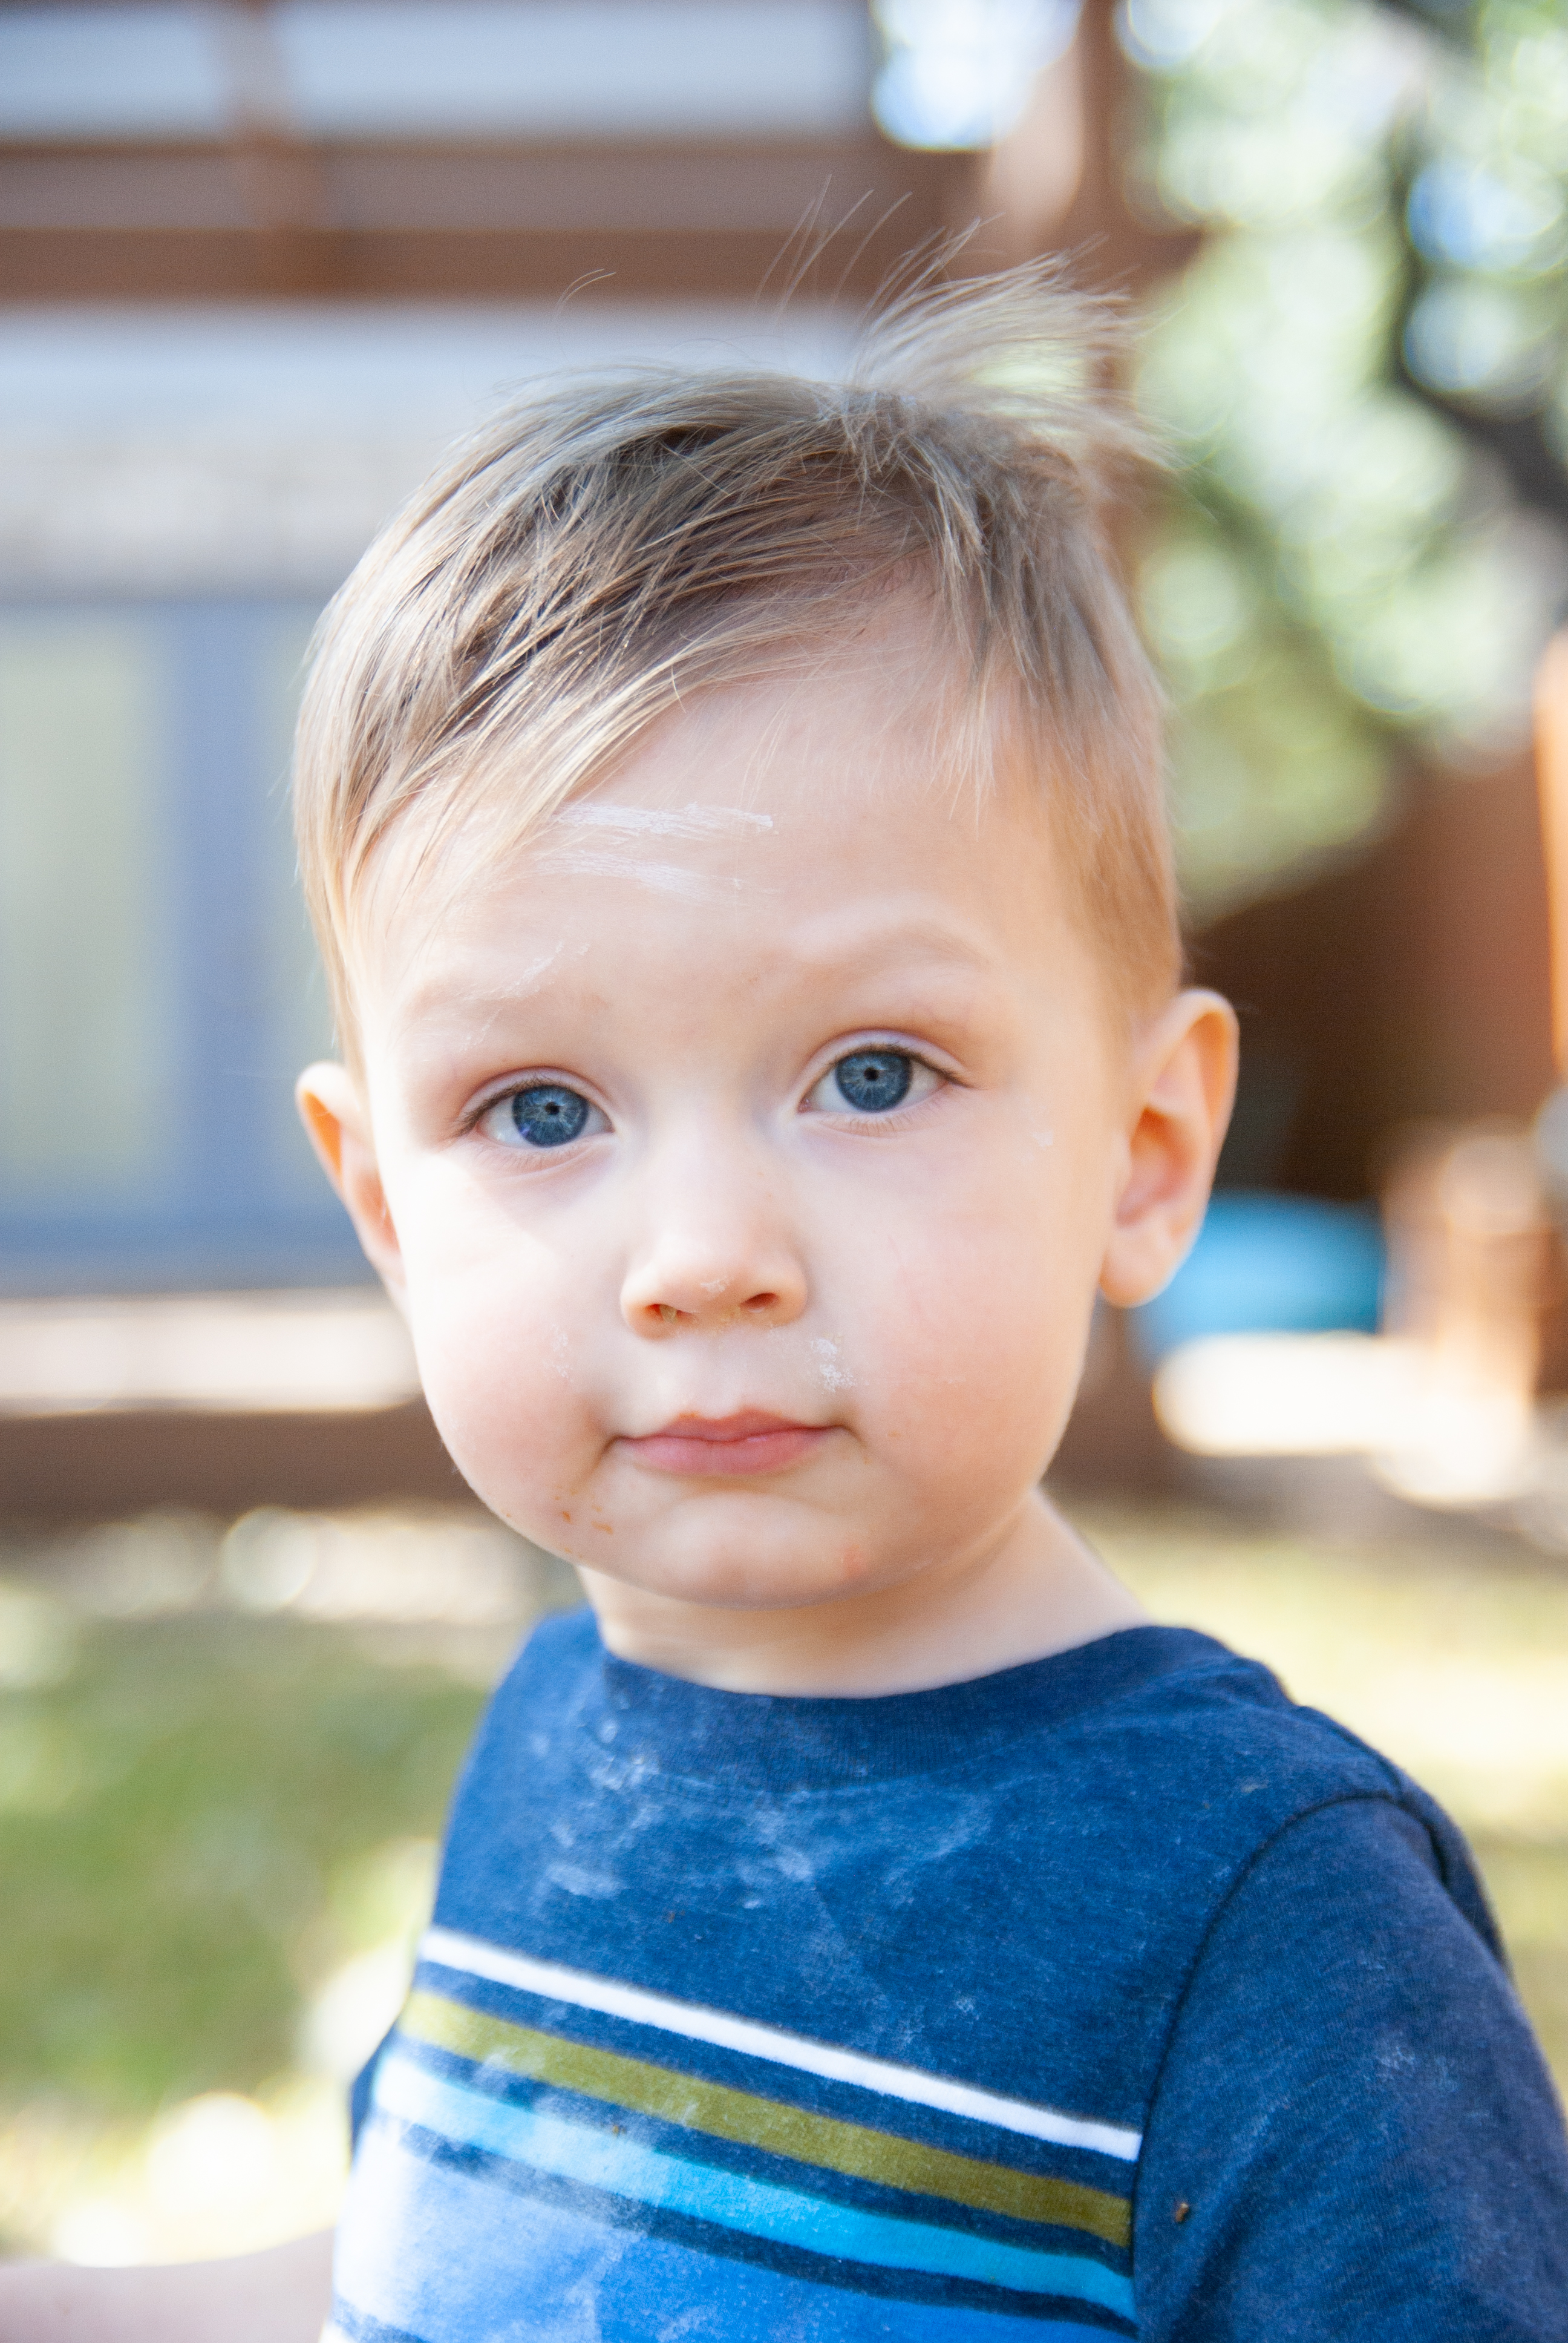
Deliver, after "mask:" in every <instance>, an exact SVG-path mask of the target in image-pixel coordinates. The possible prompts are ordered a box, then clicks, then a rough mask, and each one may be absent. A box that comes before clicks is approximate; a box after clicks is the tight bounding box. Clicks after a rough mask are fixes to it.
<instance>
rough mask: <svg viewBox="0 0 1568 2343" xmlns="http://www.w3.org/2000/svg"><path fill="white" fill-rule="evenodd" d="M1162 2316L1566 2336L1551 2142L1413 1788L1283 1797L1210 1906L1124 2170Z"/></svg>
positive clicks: (1487, 1964)
mask: <svg viewBox="0 0 1568 2343" xmlns="http://www.w3.org/2000/svg"><path fill="white" fill-rule="evenodd" d="M1138 2251H1139V2256H1140V2268H1141V2285H1140V2308H1141V2314H1142V2316H1143V2318H1144V2319H1145V2321H1146V2325H1147V2330H1148V2332H1149V2333H1150V2334H1151V2336H1155V2337H1161V2338H1163V2337H1167V2336H1169V2337H1178V2336H1180V2337H1182V2338H1187V2337H1191V2338H1193V2343H1197V2338H1203V2343H1228V2338H1232V2337H1236V2338H1241V2337H1251V2336H1252V2335H1255V2334H1258V2333H1261V2332H1265V2331H1266V2332H1269V2333H1271V2334H1275V2335H1279V2336H1282V2337H1285V2336H1298V2335H1299V2336H1301V2337H1303V2338H1305V2337H1308V2336H1311V2337H1312V2338H1314V2343H1320V2339H1321V2338H1324V2337H1340V2336H1345V2337H1355V2338H1361V2337H1362V2336H1369V2335H1372V2334H1375V2335H1377V2336H1378V2337H1379V2338H1380V2343H1406V2338H1408V2343H1468V2338H1473V2337H1474V2336H1478V2335H1485V2336H1487V2337H1489V2338H1490V2337H1495V2338H1498V2343H1503V2338H1510V2343H1512V2338H1520V2343H1524V2339H1525V2338H1530V2343H1535V2338H1545V2337H1548V2336H1550V2337H1553V2338H1558V2337H1560V2336H1564V2335H1568V2308H1564V2306H1565V2305H1568V2150H1565V2147H1564V2142H1563V2131H1562V2125H1561V2119H1560V2117H1559V2114H1558V2111H1557V2107H1556V2105H1555V2100H1554V2096H1553V2088H1552V2085H1551V2081H1550V2078H1549V2077H1548V2076H1547V2074H1546V2071H1545V2068H1544V2066H1543V2062H1542V2060H1541V2056H1540V2054H1539V2051H1538V2050H1537V2048H1536V2046H1535V2045H1534V2043H1533V2039H1532V2037H1531V2034H1530V2029H1529V2026H1528V2024H1527V2023H1526V2021H1525V2018H1524V2016H1523V2011H1522V2010H1521V2008H1520V2006H1519V2004H1518V2001H1517V1999H1516V1998H1515V1996H1514V1995H1513V1990H1512V1987H1511V1986H1510V1984H1509V1982H1508V1978H1507V1976H1506V1973H1505V1970H1504V1968H1503V1963H1502V1960H1501V1958H1500V1957H1499V1956H1498V1954H1497V1951H1496V1949H1495V1940H1494V1939H1493V1937H1492V1936H1491V1933H1490V1924H1489V1923H1488V1922H1487V1921H1486V1917H1485V1913H1484V1906H1483V1904H1482V1902H1481V1897H1480V1890H1479V1888H1478V1887H1477V1886H1476V1885H1475V1882H1474V1878H1473V1873H1472V1872H1471V1871H1470V1867H1469V1865H1468V1861H1467V1860H1466V1859H1465V1858H1464V1854H1463V1848H1462V1842H1461V1841H1459V1839H1458V1835H1457V1833H1454V1832H1453V1830H1452V1825H1448V1824H1446V1822H1445V1821H1444V1818H1443V1817H1442V1816H1441V1815H1439V1814H1438V1811H1437V1810H1436V1809H1435V1808H1430V1807H1428V1805H1427V1802H1425V1801H1422V1799H1421V1797H1420V1794H1419V1793H1414V1792H1412V1794H1411V1795H1410V1796H1409V1797H1408V1798H1406V1799H1404V1800H1402V1801H1396V1800H1394V1799H1392V1798H1350V1799H1342V1800H1339V1801H1336V1802H1334V1803H1332V1804H1330V1805H1319V1806H1317V1807H1315V1808H1313V1809H1312V1810H1311V1811H1310V1812H1306V1813H1303V1814H1301V1815H1297V1816H1295V1817H1294V1818H1293V1819H1292V1820H1291V1821H1290V1822H1289V1823H1288V1824H1286V1825H1285V1826H1284V1827H1282V1829H1281V1830H1279V1831H1278V1832H1277V1833H1275V1834H1274V1835H1272V1836H1271V1838H1270V1839H1269V1840H1268V1841H1267V1842H1266V1843H1265V1844H1264V1845H1262V1846H1261V1847H1260V1848H1259V1849H1258V1850H1257V1852H1256V1854H1255V1856H1254V1859H1253V1860H1252V1861H1251V1863H1250V1864H1249V1865H1248V1866H1247V1867H1246V1869H1245V1871H1244V1872H1243V1873H1242V1874H1241V1876H1240V1877H1239V1878H1238V1879H1237V1881H1236V1882H1235V1883H1234V1884H1233V1886H1232V1889H1231V1892H1230V1893H1229V1894H1228V1895H1227V1896H1226V1897H1225V1898H1224V1899H1223V1901H1222V1902H1221V1904H1220V1906H1218V1908H1217V1910H1216V1912H1215V1914H1214V1916H1213V1918H1212V1921H1211V1926H1210V1927H1209V1929H1208V1931H1207V1933H1206V1936H1205V1938H1204V1940H1203V1942H1202V1944H1201V1947H1200V1949H1199V1952H1198V1955H1197V1957H1196V1959H1195V1961H1194V1963H1193V1966H1192V1967H1191V1972H1190V1976H1189V1978H1188V1982H1187V1986H1186V1988H1185V1991H1184V1993H1183V1995H1182V1996H1181V2001H1180V2004H1179V2006H1178V2007H1177V2009H1176V2011H1175V2014H1174V2016H1173V2020H1172V2023H1171V2029H1170V2032H1169V2035H1168V2038H1167V2045H1166V2049H1165V2053H1164V2056H1163V2059H1162V2062H1161V2072H1160V2075H1159V2077H1158V2080H1157V2084H1156V2087H1155V2090H1154V2094H1153V2098H1152V2104H1151V2109H1150V2115H1149V2120H1148V2127H1147V2134H1146V2140H1145V2147H1144V2156H1143V2162H1142V2167H1141V2174H1140V2181H1139V2241H1138Z"/></svg>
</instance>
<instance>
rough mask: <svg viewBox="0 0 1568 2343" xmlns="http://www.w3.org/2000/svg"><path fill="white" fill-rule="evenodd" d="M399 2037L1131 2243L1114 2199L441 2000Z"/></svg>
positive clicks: (422, 2002) (632, 2108)
mask: <svg viewBox="0 0 1568 2343" xmlns="http://www.w3.org/2000/svg"><path fill="white" fill-rule="evenodd" d="M397 2025H398V2031H399V2032H400V2033H402V2034H404V2035H407V2036H409V2037H410V2038H411V2039H412V2040H414V2041H416V2042H428V2043H430V2044H431V2045H432V2046H434V2047H435V2048H437V2049H440V2050H450V2051H453V2052H455V2053H456V2054H457V2056H458V2057H461V2058H471V2059H473V2060H474V2061H475V2062H476V2064H478V2065H494V2066H500V2067H503V2068H505V2069H506V2070H507V2071H508V2073H511V2074H514V2075H527V2076H528V2077H531V2078H532V2079H533V2080H534V2081H536V2082H541V2083H553V2084H556V2085H557V2086H558V2087H559V2088H560V2089H562V2090H567V2091H576V2092H578V2093H579V2094H580V2095H581V2096H582V2097H584V2098H589V2099H599V2100H602V2101H604V2102H605V2103H606V2104H607V2105H608V2106H610V2107H625V2108H626V2109H627V2110H628V2112H630V2113H632V2114H636V2115H647V2116H657V2117H659V2118H660V2119H661V2120H662V2121H663V2122H665V2123H673V2124H680V2125H682V2126H684V2127H685V2128H686V2129H687V2130H689V2131H699V2132H707V2133H709V2134H710V2135H711V2137H713V2138H715V2139H727V2140H729V2141H732V2142H733V2143H735V2144H736V2145H737V2146H739V2147H757V2148H761V2149H763V2150H764V2151H765V2152H766V2153H767V2154H768V2155H769V2156H786V2157H790V2158H792V2159H793V2161H794V2162H796V2163H797V2164H812V2165H816V2166H818V2167H820V2168H821V2169H822V2170H824V2171H828V2172H842V2173H845V2174H848V2175H849V2177H852V2178H854V2179H857V2180H870V2181H875V2182H879V2183H880V2185H881V2186H882V2187H888V2188H907V2189H910V2190H913V2191H914V2192H916V2193H917V2194H919V2195H920V2196H925V2197H946V2198H947V2199H948V2200H949V2202H950V2203H951V2204H954V2205H972V2206H973V2207H975V2208H976V2209H977V2210H978V2211H980V2212H986V2213H1004V2214H1008V2215H1010V2217H1012V2218H1013V2219H1014V2220H1018V2221H1046V2222H1050V2224H1051V2225H1052V2226H1053V2227H1058V2228H1067V2229H1084V2230H1087V2231H1088V2232H1089V2234H1090V2235H1091V2237H1103V2238H1104V2240H1105V2241H1106V2243H1107V2244H1108V2245H1112V2246H1120V2247H1127V2246H1128V2245H1130V2244H1131V2236H1132V2216H1131V2206H1130V2205H1129V2203H1128V2201H1127V2199H1126V2198H1125V2197H1114V2196H1112V2195H1111V2193H1110V2191H1109V2190H1107V2189H1103V2188H1086V2187H1083V2186H1082V2185H1081V2183H1080V2182H1078V2181H1075V2180H1059V2179H1054V2178H1052V2177H1050V2176H1048V2175H1046V2174H1042V2173H1035V2172H1015V2171H1014V2170H1013V2169H1012V2167H1010V2165H1006V2164H990V2163H988V2162H986V2161H984V2160H983V2159H982V2158H981V2157H973V2156H955V2155H954V2154H952V2152H951V2151H950V2149H948V2148H944V2147H927V2146H925V2145H924V2144H923V2143H922V2142H921V2141H920V2140H913V2139H900V2137H898V2136H897V2135H896V2134H894V2133H891V2132H885V2131H873V2130H872V2129H871V2128H870V2127H869V2125H866V2124H854V2123H842V2122H840V2121H839V2118H838V2117H835V2116H819V2115H811V2114H809V2113H808V2112H807V2110H806V2109H805V2108H803V2107H789V2106H787V2105H785V2104H784V2103H783V2102H782V2101H780V2100H778V2099H762V2098H757V2097H754V2096H753V2095H752V2094H751V2093H750V2092H749V2091H735V2090H731V2089H730V2088H729V2087H728V2086H727V2085H726V2084H723V2083H708V2082H704V2081H702V2080H701V2079H700V2078H699V2077H697V2076H694V2075H682V2074H678V2073H677V2072H676V2071H675V2070H674V2069H673V2068H671V2067H668V2066H648V2065H647V2064H646V2063H645V2062H644V2061H643V2060H642V2059H640V2058H625V2057H622V2056H620V2055H619V2053H618V2052H616V2051H613V2050H596V2049H592V2048H590V2047H589V2046H588V2045H587V2044H585V2043H581V2042H568V2041H567V2040H565V2039H564V2038H563V2037H562V2036H559V2035H556V2034H541V2033H538V2032H536V2031H535V2029H534V2028H533V2027H531V2026H513V2025H509V2024H508V2022H507V2021H506V2020H505V2019H502V2018H498V2017H489V2016H486V2015H485V2014H484V2012H483V2011H481V2010H477V2009H470V2008H469V2007H468V2006H467V2004H466V2003H463V2002H458V2001H448V2000H447V1998H446V1997H445V1996H444V1995H441V1994H434V1993H416V1994H413V1995H411V1996H410V1997H409V2000H408V2003H407V2006H406V2008H405V2009H404V2011H403V2015H402V2016H401V2017H400V2018H399V2019H398V2021H397Z"/></svg>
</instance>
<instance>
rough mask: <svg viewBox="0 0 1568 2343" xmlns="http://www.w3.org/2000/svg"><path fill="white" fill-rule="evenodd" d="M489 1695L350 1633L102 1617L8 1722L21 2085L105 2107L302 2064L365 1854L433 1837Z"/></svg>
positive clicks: (129, 2110) (0, 1860) (6, 2003)
mask: <svg viewBox="0 0 1568 2343" xmlns="http://www.w3.org/2000/svg"><path fill="white" fill-rule="evenodd" d="M480 1698H481V1695H480V1694H478V1693H477V1691H476V1690H474V1689H473V1688H471V1687H470V1686H467V1685H465V1684H457V1683H455V1682H453V1680H452V1679H451V1678H450V1677H449V1676H447V1675H445V1674H442V1673H440V1672H439V1671H437V1670H436V1669H434V1668H402V1669H397V1670H388V1669H386V1668H381V1667H377V1666H375V1665H373V1664H370V1663H368V1662H367V1660H366V1658H365V1657H364V1656H363V1654H362V1653H361V1652H360V1651H359V1650H358V1649H357V1646H356V1644H355V1640H354V1638H353V1636H352V1634H348V1633H346V1632H344V1631H343V1630H341V1629H324V1628H321V1627H316V1626H307V1625H304V1624H298V1623H297V1622H295V1621H292V1620H287V1619H246V1618H236V1617H232V1616H223V1615H206V1616H203V1615H197V1616H193V1617H186V1618H176V1619H163V1620H156V1621H147V1622H134V1623H121V1624H113V1625H110V1624H94V1625H93V1626H92V1627H91V1628H89V1629H88V1630H87V1631H86V1632H85V1633H84V1634H83V1636H82V1646H81V1650H80V1654H79V1657H78V1659H77V1662H76V1664H75V1666H74V1668H73V1669H72V1671H71V1673H70V1674H69V1676H68V1677H67V1678H66V1679H65V1682H64V1683H62V1684H57V1685H55V1686H52V1687H46V1688H44V1687H41V1688H38V1689H35V1690H32V1691H27V1692H14V1693H12V1694H10V1695H9V1698H8V1700H7V1703H6V1714H5V1719H4V1725H5V1730H4V1734H3V1735H0V1879H3V1880H4V1881H5V1906H6V1911H7V1920H6V1926H5V1962H4V1964H0V2065H3V2070H4V2076H5V2090H6V2095H7V2097H16V2096H24V2097H25V2096H30V2095H31V2094H33V2093H34V2092H36V2091H41V2090H45V2089H49V2090H57V2091H63V2092H65V2093H67V2094H70V2095H80V2096H82V2097H85V2098H88V2099H90V2100H91V2101H92V2102H93V2103H94V2104H95V2105H96V2106H99V2107H103V2108H104V2109H105V2110H106V2112H108V2113H111V2114H115V2115H120V2114H135V2113H146V2112H149V2111H151V2110H152V2109H154V2108H156V2107H158V2106H160V2105H161V2104H162V2103H163V2102H164V2101H166V2100H167V2099H171V2098H180V2097H190V2096H193V2095H194V2094H196V2093H197V2092H200V2091H206V2090H212V2089H216V2088H219V2087H222V2088H225V2089H229V2090H240V2091H246V2090H250V2089H253V2088H255V2087H256V2086H258V2085H260V2084H262V2083H264V2082H266V2081H267V2080H268V2079H269V2078H270V2077H273V2076H274V2075H275V2074H276V2073H278V2072H279V2071H280V2070H283V2069H286V2067H288V2066H290V2064H291V2063H292V2061H293V2058H294V2056H295V2051H296V2044H295V2038H294V2037H295V2033H296V2030H297V2022H298V2014H299V2008H300V2003H301V2000H302V1997H303V1996H306V1995H307V1994H308V1993H309V1992H310V1991H311V1990H312V1988H313V1987H314V1986H318V1985H319V1984H320V1983H321V1982H322V1981H323V1977H324V1976H325V1974H326V1972H327V1968H328V1967H329V1966H330V1965H331V1963H332V1960H333V1957H334V1956H335V1955H337V1956H338V1957H346V1956H347V1952H348V1951H350V1950H352V1949H356V1947H354V1946H352V1945H344V1944H341V1943H340V1942H339V1941H338V1939H339V1937H340V1934H341V1932H340V1931H339V1930H338V1929H337V1928H334V1927H333V1926H331V1921H330V1916H331V1914H332V1911H333V1906H334V1904H335V1902H337V1903H341V1902H342V1900H343V1885H342V1884H343V1881H344V1879H345V1876H346V1875H347V1874H348V1873H349V1872H351V1870H352V1868H353V1866H354V1865H355V1863H356V1861H357V1860H361V1859H362V1858H363V1857H364V1856H365V1855H367V1853H369V1852H370V1851H371V1850H373V1849H374V1848H376V1847H377V1846H379V1845H382V1844H384V1843H385V1842H387V1841H388V1840H391V1839H395V1838H400V1837H403V1838H406V1837H428V1836H433V1835H436V1834H437V1832H438V1830H439V1828H440V1825H441V1819H442V1815H443V1813H444V1810H445V1806H446V1802H447V1795H448V1792H449V1789H450V1785H451V1781H452V1776H453V1774H454V1772H455V1771H456V1768H457V1764H458V1761H459V1759H460V1758H461V1755H462V1753H463V1749H464V1747H465V1745H466V1743H467V1738H468V1735H469V1734H470V1732H471V1731H472V1729H473V1723H474V1718H475V1716H476V1714H477V1708H478V1704H479V1701H480Z"/></svg>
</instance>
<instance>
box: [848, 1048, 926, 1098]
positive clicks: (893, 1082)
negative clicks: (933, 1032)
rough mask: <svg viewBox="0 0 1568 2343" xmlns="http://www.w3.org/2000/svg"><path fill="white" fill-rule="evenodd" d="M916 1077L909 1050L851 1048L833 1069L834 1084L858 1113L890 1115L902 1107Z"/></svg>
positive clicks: (913, 1062)
mask: <svg viewBox="0 0 1568 2343" xmlns="http://www.w3.org/2000/svg"><path fill="white" fill-rule="evenodd" d="M914 1077H915V1061H914V1059H913V1058H911V1057H910V1053H909V1051H907V1050H852V1051H850V1053H849V1056H848V1057H847V1058H840V1059H839V1062H838V1064H837V1065H836V1066H835V1067H834V1068H833V1071H832V1083H833V1088H834V1089H835V1090H836V1091H838V1093H839V1098H840V1099H841V1100H842V1101H843V1102H844V1104H845V1105H846V1106H847V1107H849V1109H850V1111H852V1112H853V1113H855V1114H887V1113H889V1112H890V1111H891V1109H892V1108H894V1107H896V1106H902V1104H903V1102H904V1101H905V1099H906V1098H907V1097H908V1096H909V1094H910V1083H911V1082H912V1081H914Z"/></svg>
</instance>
